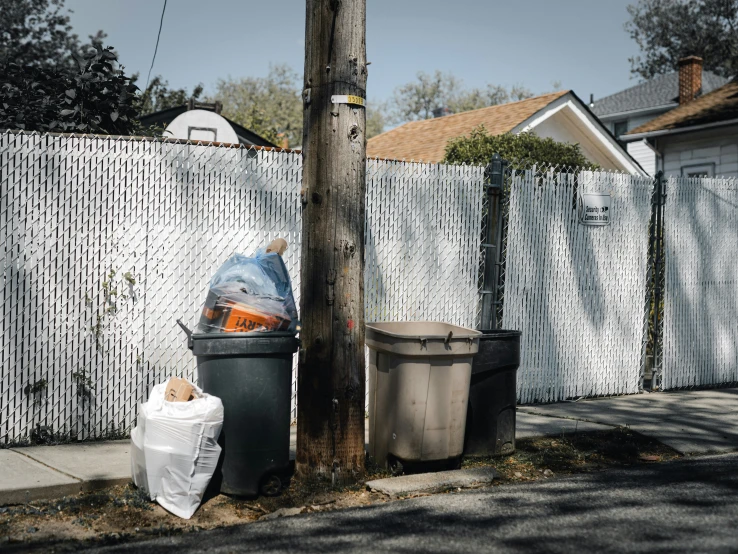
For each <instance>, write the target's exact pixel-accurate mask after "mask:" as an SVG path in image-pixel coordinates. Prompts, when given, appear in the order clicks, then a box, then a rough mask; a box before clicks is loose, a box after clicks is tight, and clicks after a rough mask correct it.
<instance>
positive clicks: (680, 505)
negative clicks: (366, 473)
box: [95, 453, 738, 554]
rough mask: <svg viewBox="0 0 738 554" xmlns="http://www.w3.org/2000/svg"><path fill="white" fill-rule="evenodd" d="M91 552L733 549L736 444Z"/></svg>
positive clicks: (737, 499) (737, 501) (737, 538)
mask: <svg viewBox="0 0 738 554" xmlns="http://www.w3.org/2000/svg"><path fill="white" fill-rule="evenodd" d="M95 551H96V552H106V553H109V552H127V553H133V552H136V553H138V552H141V553H151V552H171V553H177V554H185V553H189V552H218V553H220V552H285V553H297V552H401V553H408V554H409V553H416V552H418V553H419V552H463V553H465V554H469V553H475V552H536V553H538V552H565V553H567V554H570V553H573V552H593V551H594V552H598V553H602V552H664V553H666V552H669V553H679V552H690V553H693V552H710V553H713V552H738V454H736V453H734V454H728V455H722V456H711V457H704V458H692V459H687V460H681V461H677V462H672V463H668V464H666V463H664V464H654V465H647V466H641V467H639V468H637V469H627V470H617V471H603V472H599V473H595V474H588V475H581V476H576V477H571V478H561V479H557V478H554V479H550V480H546V481H539V482H536V483H530V484H523V485H506V486H501V487H494V488H490V489H484V490H477V491H466V492H459V493H452V494H442V495H436V496H431V497H423V498H417V499H413V500H406V501H401V502H393V503H388V504H385V505H380V506H373V507H367V508H359V509H350V510H343V511H335V512H327V513H322V514H321V513H318V514H306V515H300V516H295V517H290V518H282V519H277V520H273V521H267V522H260V523H252V524H248V525H242V526H238V527H230V528H225V529H217V530H213V531H208V532H202V533H197V534H186V535H180V536H176V537H171V538H167V537H164V538H160V539H155V540H149V541H146V542H135V543H128V544H119V545H116V546H109V547H107V548H101V549H97V550H95Z"/></svg>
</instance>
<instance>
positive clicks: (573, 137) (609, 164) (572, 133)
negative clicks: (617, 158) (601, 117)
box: [533, 110, 623, 171]
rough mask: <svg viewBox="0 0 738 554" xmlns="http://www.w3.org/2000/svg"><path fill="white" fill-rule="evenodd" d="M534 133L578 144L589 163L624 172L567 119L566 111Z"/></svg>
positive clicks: (542, 123) (551, 118)
mask: <svg viewBox="0 0 738 554" xmlns="http://www.w3.org/2000/svg"><path fill="white" fill-rule="evenodd" d="M533 132H534V133H535V134H536V135H538V136H539V137H542V138H552V139H553V140H555V141H558V142H569V143H578V144H579V146H580V148H581V149H582V153H583V154H584V155H585V156H586V157H587V159H588V160H589V161H591V162H593V163H596V164H598V165H599V166H600V167H602V168H603V169H611V170H618V171H622V170H623V167H622V166H620V165H618V164H615V163H613V161H612V160H611V159H610V158H609V157H607V156H605V155H603V153H602V151H601V150H600V149H599V148H597V147H596V146H595V144H594V142H593V141H592V139H591V138H589V137H588V136H587V135H586V134H585V133H583V132H582V130H581V129H580V128H579V127H578V126H577V125H575V124H574V123H573V122H572V121H571V120H570V119H569V117H567V114H566V111H565V110H560V111H558V112H557V113H555V114H554V115H552V116H551V117H549V118H548V119H546V120H545V121H542V122H541V123H539V124H538V125H536V126H535V127H534V128H533Z"/></svg>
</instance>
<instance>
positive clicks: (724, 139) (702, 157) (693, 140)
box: [656, 125, 738, 177]
mask: <svg viewBox="0 0 738 554" xmlns="http://www.w3.org/2000/svg"><path fill="white" fill-rule="evenodd" d="M656 146H657V148H658V150H659V151H660V152H662V154H663V169H664V173H665V174H666V175H674V176H680V175H682V168H684V167H690V166H691V167H694V166H701V165H712V164H714V173H713V175H714V176H724V177H738V125H733V126H730V127H723V128H718V129H709V130H705V131H700V132H695V133H684V134H679V135H674V136H669V137H659V138H658V139H657V142H656Z"/></svg>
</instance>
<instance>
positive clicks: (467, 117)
mask: <svg viewBox="0 0 738 554" xmlns="http://www.w3.org/2000/svg"><path fill="white" fill-rule="evenodd" d="M567 93H569V91H568V90H564V91H558V92H552V93H550V94H544V95H542V96H536V97H535V98H528V99H526V100H520V101H518V102H510V103H508V104H499V105H497V106H490V107H488V108H481V109H479V110H471V111H468V112H463V113H459V114H454V115H447V116H444V117H438V118H434V119H425V120H422V121H411V122H410V123H405V124H404V125H400V126H399V127H397V128H395V129H392V130H391V131H387V132H386V133H382V134H381V135H377V136H376V137H372V138H370V139H369V140H368V141H367V145H366V152H367V156H370V157H377V158H390V159H396V160H416V161H421V160H422V161H426V162H439V161H441V160H442V159H443V157H444V155H445V154H446V144H447V143H448V141H449V140H451V139H455V138H457V137H460V136H462V135H468V134H469V133H470V132H471V131H472V130H473V129H474V128H476V127H478V126H479V125H484V127H485V129H486V130H487V132H488V133H489V134H491V135H501V134H503V133H507V132H509V131H512V130H513V129H514V128H515V127H517V126H518V125H519V124H521V123H523V122H524V121H525V120H526V119H528V118H530V117H531V116H533V115H534V114H535V113H537V112H539V111H540V110H541V109H543V108H545V107H546V106H548V105H549V104H551V102H554V101H555V100H557V99H558V98H561V97H562V96H564V95H565V94H567Z"/></svg>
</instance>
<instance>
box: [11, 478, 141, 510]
mask: <svg viewBox="0 0 738 554" xmlns="http://www.w3.org/2000/svg"><path fill="white" fill-rule="evenodd" d="M130 482H131V478H130V477H125V478H115V479H97V480H94V481H79V482H78V483H66V484H63V485H49V486H46V487H37V488H33V489H15V490H0V506H10V505H15V504H28V503H29V502H33V501H35V500H56V499H57V498H61V497H63V496H72V495H76V494H79V493H81V492H92V491H96V490H100V489H105V488H107V487H114V486H117V485H126V484H128V483H130Z"/></svg>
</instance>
